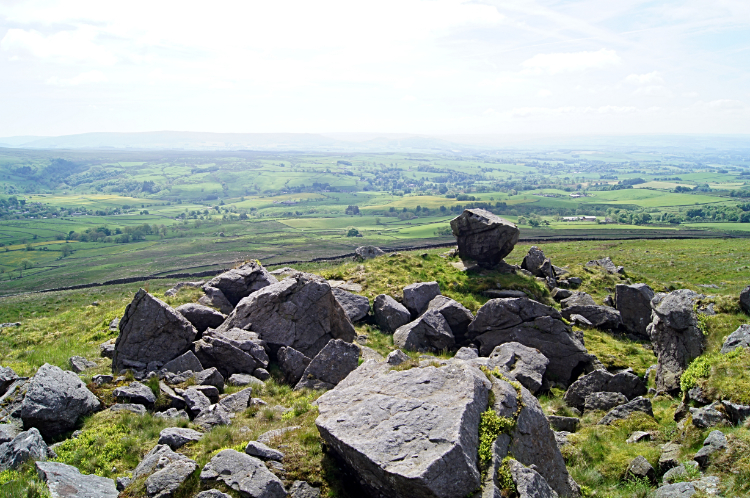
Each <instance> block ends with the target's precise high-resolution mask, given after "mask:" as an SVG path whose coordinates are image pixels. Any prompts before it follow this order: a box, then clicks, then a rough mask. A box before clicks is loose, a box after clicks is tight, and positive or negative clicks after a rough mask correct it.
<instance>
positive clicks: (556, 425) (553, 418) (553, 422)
mask: <svg viewBox="0 0 750 498" xmlns="http://www.w3.org/2000/svg"><path fill="white" fill-rule="evenodd" d="M547 419H548V420H549V425H550V427H552V429H553V430H555V431H562V432H568V433H571V432H575V431H576V430H578V426H579V425H580V424H581V419H579V418H576V417H560V416H558V415H550V416H549V417H547Z"/></svg>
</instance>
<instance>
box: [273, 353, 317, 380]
mask: <svg viewBox="0 0 750 498" xmlns="http://www.w3.org/2000/svg"><path fill="white" fill-rule="evenodd" d="M276 357H277V358H278V360H279V368H281V371H282V372H283V373H284V380H286V381H287V382H288V383H289V384H292V385H295V384H297V382H299V380H300V379H301V378H302V374H303V373H305V369H306V368H307V365H309V364H310V361H311V360H310V358H308V357H307V356H305V355H304V354H302V353H300V352H299V351H297V350H296V349H294V348H292V347H282V348H279V351H278V353H276Z"/></svg>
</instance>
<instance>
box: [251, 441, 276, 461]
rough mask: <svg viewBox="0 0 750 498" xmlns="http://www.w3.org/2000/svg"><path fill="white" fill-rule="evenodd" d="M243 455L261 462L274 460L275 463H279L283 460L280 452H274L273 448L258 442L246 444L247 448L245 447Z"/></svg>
mask: <svg viewBox="0 0 750 498" xmlns="http://www.w3.org/2000/svg"><path fill="white" fill-rule="evenodd" d="M245 453H247V454H248V455H250V456H254V457H257V458H260V459H261V460H276V461H277V462H280V461H282V460H283V459H284V454H283V453H282V452H280V451H279V450H274V449H273V448H269V447H268V446H266V445H265V444H263V443H259V442H258V441H250V442H249V443H247V447H245Z"/></svg>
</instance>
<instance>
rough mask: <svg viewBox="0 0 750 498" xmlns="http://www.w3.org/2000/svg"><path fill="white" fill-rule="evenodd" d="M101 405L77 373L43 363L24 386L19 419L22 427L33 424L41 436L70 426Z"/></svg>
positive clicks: (52, 433)
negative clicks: (24, 390)
mask: <svg viewBox="0 0 750 498" xmlns="http://www.w3.org/2000/svg"><path fill="white" fill-rule="evenodd" d="M100 406H101V403H100V402H99V400H98V399H97V398H96V396H94V394H93V393H92V392H91V391H89V390H88V389H87V388H86V385H85V384H84V383H83V381H81V379H80V378H78V376H77V375H76V374H74V373H73V372H66V371H64V370H61V369H60V368H58V367H55V366H52V365H50V364H48V363H45V364H44V365H42V366H41V367H39V370H37V372H36V375H34V377H33V378H32V379H31V381H30V382H29V384H28V386H27V390H26V396H24V398H23V402H22V404H21V420H23V425H24V427H26V428H29V427H36V428H37V429H39V432H41V433H42V435H43V436H44V437H54V436H57V435H58V434H61V433H63V432H66V431H69V430H71V429H73V428H74V427H75V425H76V422H78V419H79V418H80V417H82V416H84V415H88V414H89V413H91V412H93V411H95V410H98V409H99V407H100Z"/></svg>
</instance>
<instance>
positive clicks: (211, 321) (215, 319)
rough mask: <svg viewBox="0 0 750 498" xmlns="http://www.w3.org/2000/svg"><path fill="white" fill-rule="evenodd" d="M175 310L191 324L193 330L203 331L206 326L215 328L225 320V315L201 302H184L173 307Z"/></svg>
mask: <svg viewBox="0 0 750 498" xmlns="http://www.w3.org/2000/svg"><path fill="white" fill-rule="evenodd" d="M175 311H176V312H177V313H179V314H181V315H182V316H184V317H185V318H187V320H188V321H189V322H190V323H192V324H193V327H195V330H197V331H198V332H199V333H203V332H205V331H206V329H208V328H212V329H215V328H216V327H218V326H219V325H221V324H222V323H224V320H226V318H227V316H226V315H225V314H223V313H219V312H218V311H216V310H215V309H213V308H209V307H208V306H204V305H202V304H195V303H186V304H183V305H181V306H178V307H177V308H175Z"/></svg>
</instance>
